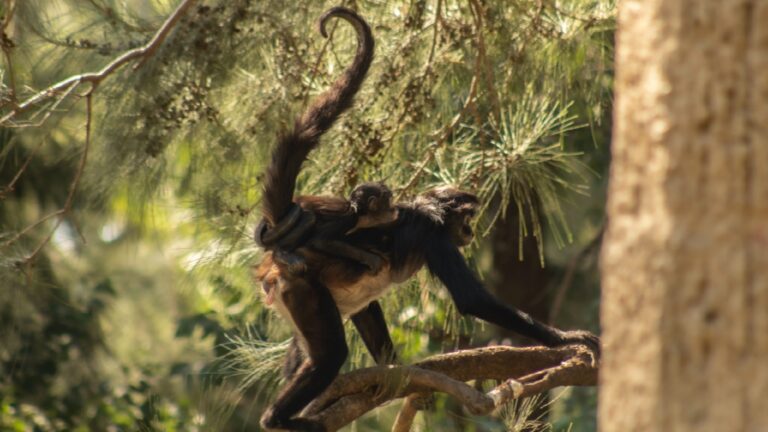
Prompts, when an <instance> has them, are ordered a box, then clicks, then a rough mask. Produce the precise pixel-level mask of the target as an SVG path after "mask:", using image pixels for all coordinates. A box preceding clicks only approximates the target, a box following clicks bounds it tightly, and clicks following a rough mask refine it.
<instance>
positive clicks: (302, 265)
mask: <svg viewBox="0 0 768 432" xmlns="http://www.w3.org/2000/svg"><path fill="white" fill-rule="evenodd" d="M296 203H297V204H298V205H299V206H301V208H302V209H304V210H306V211H310V212H313V213H314V214H315V217H316V221H315V225H314V227H313V229H312V230H311V231H310V233H309V234H308V237H307V239H306V240H305V241H304V242H302V244H301V245H300V247H309V248H311V249H314V250H316V251H319V252H322V253H325V254H328V255H333V256H337V257H342V258H346V259H349V260H352V261H355V262H357V263H359V264H362V265H364V266H365V267H367V268H368V270H369V271H370V272H371V273H378V271H379V270H380V269H381V266H382V260H381V258H380V257H379V256H378V255H376V254H374V253H371V252H367V251H365V250H363V249H361V248H358V247H355V246H352V245H350V244H349V243H347V242H345V241H344V236H345V235H347V234H350V233H352V232H354V231H356V230H358V229H363V228H368V227H373V226H380V225H384V224H387V223H391V222H393V221H395V220H396V219H397V208H396V207H395V206H393V205H392V191H391V190H390V189H389V188H388V187H387V186H386V185H385V184H383V183H380V182H375V183H363V184H361V185H359V186H357V187H355V189H353V190H352V193H351V194H350V196H349V200H348V201H347V200H344V199H340V198H332V197H323V196H303V197H297V198H296ZM272 257H273V260H274V261H275V262H276V263H278V264H281V265H282V266H283V267H284V268H285V269H286V270H287V271H288V272H290V273H291V274H302V273H304V272H305V271H306V270H307V263H306V260H305V259H304V257H303V256H301V255H300V254H296V253H294V252H293V251H292V250H288V249H285V248H281V247H279V245H278V247H276V248H275V249H274V250H273V252H272Z"/></svg>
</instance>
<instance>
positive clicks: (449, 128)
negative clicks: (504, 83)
mask: <svg viewBox="0 0 768 432" xmlns="http://www.w3.org/2000/svg"><path fill="white" fill-rule="evenodd" d="M477 81H478V80H477V75H474V76H473V77H472V81H471V82H470V84H469V94H468V95H467V99H466V100H465V101H464V105H463V106H462V107H461V111H459V112H458V114H456V115H455V116H453V119H451V121H450V123H448V124H447V125H445V127H443V128H442V129H441V130H439V131H437V132H435V133H433V134H432V137H434V138H436V141H435V142H434V143H433V144H432V145H430V147H429V150H428V153H427V157H426V158H424V160H423V161H422V163H421V164H420V165H419V167H418V168H417V169H416V171H415V172H414V173H413V175H411V178H410V179H408V182H407V183H406V184H405V186H403V187H402V188H400V189H399V191H398V193H397V197H396V198H395V199H396V200H398V201H399V200H400V199H402V197H403V195H405V193H406V192H408V190H409V189H410V188H412V187H413V186H414V185H415V184H416V181H418V179H419V177H421V174H422V173H423V172H424V170H425V169H426V167H427V165H429V164H430V163H431V162H432V159H434V157H435V152H436V151H437V149H438V148H439V147H441V146H442V145H443V143H445V140H447V139H448V138H449V137H450V136H451V134H452V133H453V131H454V130H455V129H456V126H458V125H459V122H460V121H461V120H462V119H463V118H464V115H465V114H466V113H467V110H468V109H469V107H470V106H471V105H472V104H473V101H474V100H475V96H476V95H477Z"/></svg>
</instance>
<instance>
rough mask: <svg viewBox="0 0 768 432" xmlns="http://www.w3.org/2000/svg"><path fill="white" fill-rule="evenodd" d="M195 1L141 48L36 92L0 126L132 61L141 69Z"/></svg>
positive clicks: (188, 2) (184, 4)
mask: <svg viewBox="0 0 768 432" xmlns="http://www.w3.org/2000/svg"><path fill="white" fill-rule="evenodd" d="M195 1H196V0H184V1H183V2H182V3H181V4H179V6H178V7H177V8H176V10H175V11H174V12H173V13H172V14H171V16H169V17H168V19H166V20H165V22H164V23H163V25H162V26H161V27H160V29H159V30H158V31H157V33H155V36H154V37H152V39H151V40H150V41H149V42H148V43H147V44H146V45H144V46H143V47H139V48H134V49H132V50H130V51H127V52H125V53H124V54H122V55H121V56H119V57H117V58H116V59H114V60H112V61H111V62H110V63H109V64H107V65H106V66H104V67H103V68H102V69H101V70H100V71H98V72H87V73H83V74H79V75H74V76H71V77H69V78H67V79H64V80H62V81H59V82H58V83H56V84H54V85H52V86H50V87H48V88H46V89H44V90H42V91H40V92H38V93H37V94H35V95H34V96H32V97H30V98H29V99H27V100H26V101H24V102H22V103H21V104H20V105H18V106H16V107H14V109H13V110H11V112H10V113H8V114H6V115H5V116H3V117H2V119H0V125H5V123H7V122H9V121H10V120H12V119H13V118H14V117H16V116H17V115H18V114H20V113H23V112H25V111H27V110H28V109H30V108H31V107H32V106H34V105H36V104H37V103H39V102H41V101H43V100H46V99H49V98H51V97H53V96H55V95H57V94H59V93H60V92H62V91H64V90H70V89H71V87H73V86H74V87H77V86H79V85H80V84H82V83H86V82H87V83H90V84H91V88H92V89H93V88H96V87H97V86H98V85H99V84H100V83H101V82H102V81H103V80H104V79H105V78H107V77H108V76H110V75H111V74H112V73H113V72H115V71H116V70H117V69H119V68H121V67H122V66H124V65H125V64H127V63H129V62H131V61H133V60H136V59H142V61H141V62H139V63H137V64H136V65H135V66H134V70H135V69H137V68H139V67H141V66H142V65H143V64H144V61H146V60H147V59H148V58H149V57H151V56H152V55H153V54H154V53H155V51H157V49H158V48H159V47H160V45H161V44H162V43H163V41H164V40H165V38H166V37H167V36H168V34H169V33H170V31H171V30H172V29H173V27H174V26H175V25H176V23H177V22H178V21H179V20H180V19H181V17H182V16H183V15H184V13H185V12H186V11H187V10H188V9H189V8H190V7H191V6H192V5H193V4H194V3H195Z"/></svg>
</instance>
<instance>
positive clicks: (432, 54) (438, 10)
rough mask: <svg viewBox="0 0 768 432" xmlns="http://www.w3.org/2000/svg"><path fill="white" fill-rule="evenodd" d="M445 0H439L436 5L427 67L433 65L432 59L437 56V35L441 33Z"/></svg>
mask: <svg viewBox="0 0 768 432" xmlns="http://www.w3.org/2000/svg"><path fill="white" fill-rule="evenodd" d="M442 8H443V0H437V7H435V22H434V24H433V25H434V26H435V28H434V29H433V33H432V46H431V47H430V48H429V56H428V57H427V69H429V68H431V67H432V60H434V58H435V48H436V47H437V35H438V33H440V25H439V24H440V22H441V21H442V20H441V19H440V14H441V13H442Z"/></svg>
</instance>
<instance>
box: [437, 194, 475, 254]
mask: <svg viewBox="0 0 768 432" xmlns="http://www.w3.org/2000/svg"><path fill="white" fill-rule="evenodd" d="M425 195H427V196H428V197H430V198H431V199H434V200H435V201H437V203H438V204H439V205H440V207H441V208H442V209H443V211H444V212H445V216H444V220H443V224H444V226H445V227H446V229H447V230H448V233H449V234H450V236H451V240H452V241H453V243H454V244H455V245H456V246H459V247H462V246H466V245H468V244H470V243H472V240H473V239H474V237H475V233H474V231H473V230H472V221H473V219H474V218H475V216H476V215H477V208H478V206H479V201H478V199H477V197H476V196H475V195H474V194H471V193H469V192H464V191H461V190H459V189H456V188H453V187H441V188H437V189H433V190H431V191H429V192H427V193H426V194H425Z"/></svg>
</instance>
